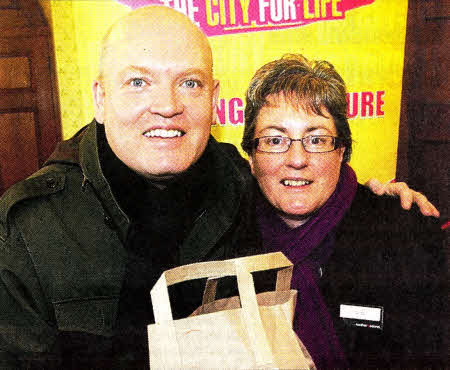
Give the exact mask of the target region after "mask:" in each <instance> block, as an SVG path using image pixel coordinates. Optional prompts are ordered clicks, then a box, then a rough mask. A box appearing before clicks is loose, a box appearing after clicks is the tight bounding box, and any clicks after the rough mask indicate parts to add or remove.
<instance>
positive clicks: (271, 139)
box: [266, 137, 283, 146]
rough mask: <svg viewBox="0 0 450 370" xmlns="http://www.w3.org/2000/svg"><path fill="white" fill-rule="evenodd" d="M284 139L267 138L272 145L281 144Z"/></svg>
mask: <svg viewBox="0 0 450 370" xmlns="http://www.w3.org/2000/svg"><path fill="white" fill-rule="evenodd" d="M282 141H283V140H282V139H281V137H269V138H267V140H266V142H267V144H269V145H272V146H274V145H280V144H281V143H282Z"/></svg>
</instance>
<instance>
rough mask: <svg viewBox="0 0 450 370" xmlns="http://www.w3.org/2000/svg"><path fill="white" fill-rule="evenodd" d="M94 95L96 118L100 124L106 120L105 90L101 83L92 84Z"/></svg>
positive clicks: (96, 81)
mask: <svg viewBox="0 0 450 370" xmlns="http://www.w3.org/2000/svg"><path fill="white" fill-rule="evenodd" d="M92 95H93V97H94V116H95V120H96V121H97V122H98V123H103V121H104V119H105V107H104V103H105V89H104V88H103V85H102V83H101V82H100V81H98V80H95V81H94V83H93V84H92Z"/></svg>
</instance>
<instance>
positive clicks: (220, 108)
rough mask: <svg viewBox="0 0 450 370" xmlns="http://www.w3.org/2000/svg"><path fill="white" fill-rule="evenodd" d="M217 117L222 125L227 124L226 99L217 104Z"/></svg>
mask: <svg viewBox="0 0 450 370" xmlns="http://www.w3.org/2000/svg"><path fill="white" fill-rule="evenodd" d="M216 112H217V118H218V119H219V122H218V123H219V124H220V125H225V123H226V122H225V99H220V100H219V104H217V106H216Z"/></svg>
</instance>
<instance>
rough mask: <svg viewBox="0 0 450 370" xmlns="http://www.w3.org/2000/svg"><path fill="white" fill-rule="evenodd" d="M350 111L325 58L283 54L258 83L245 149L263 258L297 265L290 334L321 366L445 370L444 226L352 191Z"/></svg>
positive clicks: (252, 89) (357, 188)
mask: <svg viewBox="0 0 450 370" xmlns="http://www.w3.org/2000/svg"><path fill="white" fill-rule="evenodd" d="M346 109H347V104H346V88H345V84H344V81H343V80H342V78H341V77H340V76H339V74H338V73H337V72H336V70H335V69H334V67H333V66H332V65H331V64H329V63H328V62H325V61H317V62H314V61H308V60H307V59H306V58H304V57H303V56H301V55H287V56H285V57H283V58H282V59H280V60H276V61H273V62H270V63H268V64H266V65H265V66H263V67H262V68H261V69H259V70H258V71H257V72H256V74H255V75H254V77H253V79H252V81H251V82H250V86H249V89H248V91H247V105H246V110H245V117H246V121H245V129H244V137H243V140H242V147H243V149H244V150H245V151H246V152H247V153H248V154H249V161H250V166H251V169H252V173H253V175H254V176H255V178H256V180H257V183H258V185H259V189H260V192H259V191H258V192H257V195H256V197H255V204H256V207H255V209H256V220H257V223H258V227H259V231H260V236H261V239H262V243H263V246H264V250H265V251H283V252H284V253H285V254H286V255H287V256H288V257H289V258H290V259H291V261H292V262H293V263H294V266H295V267H294V276H293V288H294V289H297V290H298V291H299V300H298V304H297V308H296V319H295V323H294V328H295V330H296V332H297V334H298V335H299V337H300V339H301V340H302V341H303V343H304V344H305V345H306V347H307V348H308V350H309V352H310V353H311V355H312V357H313V359H314V361H315V363H316V365H317V367H318V368H319V369H320V368H331V367H333V368H335V367H348V366H350V367H359V368H361V367H374V366H376V367H382V368H383V367H391V366H400V367H411V366H413V367H421V366H425V365H427V366H430V365H437V366H442V365H444V363H445V362H444V361H445V360H444V358H445V355H444V354H445V351H446V349H445V346H444V343H443V341H444V336H445V334H444V333H446V332H445V330H444V327H445V325H446V321H447V317H446V316H445V319H444V318H443V317H442V316H443V315H444V312H445V310H444V308H445V305H444V297H443V296H444V292H445V294H446V292H447V289H446V288H445V287H444V285H445V284H447V280H446V277H445V274H446V268H445V263H446V260H445V257H444V256H443V253H442V239H441V237H442V236H441V234H440V230H439V227H438V225H437V221H436V220H435V219H430V218H424V217H418V216H417V212H415V211H411V212H405V211H402V210H401V208H400V207H399V206H398V205H397V204H396V202H395V201H393V200H391V199H388V198H386V197H377V196H374V195H373V194H371V193H370V192H369V191H368V190H367V189H365V188H364V187H363V186H361V185H359V184H358V183H357V180H356V176H355V173H354V172H353V170H352V169H351V167H349V165H348V164H347V162H348V161H349V159H350V154H351V149H352V139H351V132H350V128H349V124H348V121H347V115H346ZM262 195H264V196H262ZM264 197H265V198H264ZM444 349H445V350H444Z"/></svg>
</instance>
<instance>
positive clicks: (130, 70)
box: [119, 65, 207, 78]
mask: <svg viewBox="0 0 450 370" xmlns="http://www.w3.org/2000/svg"><path fill="white" fill-rule="evenodd" d="M133 72H138V73H140V74H144V75H153V74H155V71H153V70H151V69H149V68H147V67H143V66H136V65H129V66H127V67H126V68H124V69H123V70H122V71H121V72H120V73H119V74H120V76H123V75H126V74H127V73H133ZM175 74H176V75H177V76H181V77H183V76H189V75H198V76H199V77H200V78H207V73H205V71H203V70H202V69H200V68H187V69H180V70H179V71H178V72H176V71H175Z"/></svg>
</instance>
